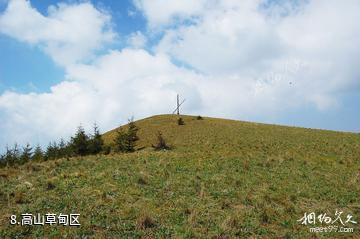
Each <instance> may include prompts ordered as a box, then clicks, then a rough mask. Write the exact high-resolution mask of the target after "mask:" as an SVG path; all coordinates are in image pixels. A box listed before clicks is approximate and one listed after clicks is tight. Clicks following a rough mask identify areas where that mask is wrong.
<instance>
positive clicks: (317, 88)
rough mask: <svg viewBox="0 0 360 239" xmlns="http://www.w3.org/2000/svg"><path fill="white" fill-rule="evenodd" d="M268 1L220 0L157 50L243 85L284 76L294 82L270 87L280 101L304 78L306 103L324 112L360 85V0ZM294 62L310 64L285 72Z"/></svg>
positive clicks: (169, 33)
mask: <svg viewBox="0 0 360 239" xmlns="http://www.w3.org/2000/svg"><path fill="white" fill-rule="evenodd" d="M144 1H146V0H144ZM263 4H264V2H261V1H230V0H229V1H215V2H214V6H213V8H208V9H207V11H202V12H201V13H199V14H198V18H199V19H201V20H199V21H198V22H196V23H194V24H183V25H181V26H179V27H176V28H168V29H167V30H166V33H165V35H164V37H163V38H162V40H161V41H160V43H159V44H158V46H157V47H156V50H157V51H158V52H162V53H164V54H169V55H171V56H172V57H173V58H174V59H177V60H179V61H181V62H184V63H186V64H187V65H190V66H192V67H193V68H195V69H196V70H199V71H200V72H202V73H204V74H208V75H223V76H227V75H236V76H238V77H239V82H238V84H239V85H241V81H242V80H245V81H246V80H247V78H249V77H250V78H252V79H253V81H259V78H260V79H262V78H264V76H266V75H269V74H281V75H282V79H283V80H285V79H286V80H285V81H282V82H281V84H279V83H280V82H279V81H277V82H276V83H275V82H274V81H267V84H262V86H263V93H265V90H267V91H269V92H272V96H273V97H275V98H278V99H279V101H280V104H281V101H284V99H287V100H288V98H292V96H293V95H294V92H293V90H292V91H288V93H287V94H286V91H284V89H283V88H284V85H285V86H287V83H289V82H293V83H296V84H293V86H294V87H296V88H295V91H296V92H295V93H296V95H297V96H298V97H299V98H298V100H301V102H302V103H307V102H310V103H315V104H316V105H317V106H318V108H319V109H327V108H329V107H332V106H334V105H336V102H337V99H336V98H337V93H338V92H339V91H344V90H345V91H346V89H347V90H350V89H353V88H354V87H357V88H358V86H359V77H358V76H359V70H358V68H357V67H356V66H355V64H356V63H355V62H358V60H359V50H360V48H359V47H358V46H356V44H354V42H357V41H358V40H360V37H359V36H360V34H359V33H360V26H359V22H360V15H359V14H357V13H358V12H359V11H360V7H359V5H360V4H359V2H358V1H353V0H349V1H344V2H338V1H309V2H305V1H304V2H302V5H300V6H299V5H295V6H292V7H290V6H289V5H288V4H289V3H288V2H287V3H286V6H283V7H282V8H281V7H279V5H271V4H270V5H268V6H267V7H266V8H262V6H263ZM144 5H145V4H144ZM149 11H150V10H149ZM145 12H146V10H145ZM285 13H286V14H285ZM149 17H151V15H149ZM150 21H151V20H150ZM293 59H296V60H298V61H300V62H302V63H303V64H306V65H307V66H308V67H307V68H303V69H301V70H299V71H297V72H295V73H291V74H289V72H282V71H281V68H283V66H284V65H286V64H288V62H289V61H292V60H293ZM279 71H280V72H279ZM285 76H286V77H285ZM265 85H266V87H265ZM240 87H241V86H240ZM285 88H287V87H285ZM279 106H281V105H279Z"/></svg>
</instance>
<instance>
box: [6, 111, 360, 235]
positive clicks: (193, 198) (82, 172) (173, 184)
mask: <svg viewBox="0 0 360 239" xmlns="http://www.w3.org/2000/svg"><path fill="white" fill-rule="evenodd" d="M176 119H177V117H176V116H175V115H159V116H153V117H150V118H146V119H143V120H139V121H136V125H137V126H138V127H139V128H140V130H139V132H138V135H139V137H140V140H139V142H138V144H137V149H138V150H137V151H136V152H134V153H129V154H110V155H106V156H100V155H99V156H89V157H78V158H70V159H66V158H64V159H60V160H54V161H47V162H42V163H34V162H31V163H28V164H26V165H22V166H19V167H18V168H15V169H13V168H9V169H6V168H4V169H0V215H1V216H0V238H26V237H29V238H44V237H47V238H63V237H64V238H84V237H85V236H88V237H90V238H359V224H355V225H353V224H348V225H347V226H348V227H353V228H354V232H353V233H339V232H337V233H321V234H315V233H310V232H309V228H310V226H305V225H301V224H300V223H299V222H298V221H297V220H298V219H300V218H301V217H302V216H303V215H304V213H305V212H306V213H310V212H316V213H317V214H320V213H327V214H328V215H330V216H332V217H334V213H335V210H342V211H343V212H344V213H343V218H344V219H346V215H347V214H351V215H353V219H355V220H356V221H357V222H358V223H360V197H359V196H360V135H359V134H353V133H342V132H334V131H325V130H313V129H304V128H294V127H284V126H275V125H265V124H256V123H249V122H240V121H234V120H224V119H215V118H206V117H204V119H203V120H197V119H196V117H195V116H183V119H184V121H185V125H182V126H179V125H177V123H176ZM158 131H161V132H162V133H163V136H164V138H165V139H166V141H167V143H168V144H170V145H171V146H173V149H172V150H170V151H156V152H155V151H154V150H153V149H152V147H151V145H152V144H155V141H156V136H157V132H158ZM115 135H116V131H115V130H113V131H110V132H108V133H105V134H104V135H103V138H104V140H105V142H106V144H112V140H113V139H114V137H115ZM48 212H52V213H56V214H60V213H65V214H69V213H80V214H81V216H80V223H81V226H80V227H69V226H67V227H66V226H49V225H47V226H33V227H27V226H18V225H16V226H13V225H9V217H10V215H11V214H17V215H18V216H19V215H20V214H21V213H32V214H36V213H41V214H43V215H45V214H46V213H48ZM317 226H321V224H317Z"/></svg>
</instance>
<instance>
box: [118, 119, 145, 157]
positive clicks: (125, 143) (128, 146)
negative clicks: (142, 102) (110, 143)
mask: <svg viewBox="0 0 360 239" xmlns="http://www.w3.org/2000/svg"><path fill="white" fill-rule="evenodd" d="M138 130H139V128H138V127H137V126H136V125H135V122H134V119H133V118H131V119H129V123H128V129H127V132H125V131H124V130H123V128H120V129H119V130H118V131H117V136H116V138H115V142H114V143H115V149H116V151H118V152H134V151H135V146H136V141H138V140H139V137H138V136H137V132H138Z"/></svg>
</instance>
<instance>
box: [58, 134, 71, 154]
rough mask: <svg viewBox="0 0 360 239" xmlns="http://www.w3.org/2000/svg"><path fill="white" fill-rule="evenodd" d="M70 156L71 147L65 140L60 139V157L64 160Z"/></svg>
mask: <svg viewBox="0 0 360 239" xmlns="http://www.w3.org/2000/svg"><path fill="white" fill-rule="evenodd" d="M67 156H70V150H69V145H68V144H67V143H66V142H65V140H64V139H60V142H59V144H58V157H59V158H64V157H67Z"/></svg>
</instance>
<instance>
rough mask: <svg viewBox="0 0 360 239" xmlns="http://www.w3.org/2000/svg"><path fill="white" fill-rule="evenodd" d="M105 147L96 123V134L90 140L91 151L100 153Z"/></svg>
mask: <svg viewBox="0 0 360 239" xmlns="http://www.w3.org/2000/svg"><path fill="white" fill-rule="evenodd" d="M103 149H104V140H103V139H102V138H101V134H100V132H99V128H98V126H97V125H96V124H94V135H92V137H91V139H90V142H89V153H90V154H98V153H100V152H101V151H103Z"/></svg>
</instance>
